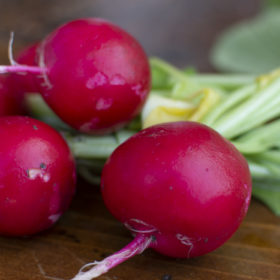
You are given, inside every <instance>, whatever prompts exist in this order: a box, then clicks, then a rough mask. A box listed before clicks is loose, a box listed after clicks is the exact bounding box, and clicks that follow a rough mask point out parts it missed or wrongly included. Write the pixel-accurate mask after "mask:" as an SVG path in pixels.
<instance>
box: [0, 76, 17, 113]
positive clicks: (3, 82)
mask: <svg viewBox="0 0 280 280" xmlns="http://www.w3.org/2000/svg"><path fill="white" fill-rule="evenodd" d="M21 113H22V108H21V104H20V101H19V99H18V98H17V96H16V95H15V93H14V91H13V84H12V83H11V80H10V77H9V76H7V75H5V76H0V116H7V115H17V114H21Z"/></svg>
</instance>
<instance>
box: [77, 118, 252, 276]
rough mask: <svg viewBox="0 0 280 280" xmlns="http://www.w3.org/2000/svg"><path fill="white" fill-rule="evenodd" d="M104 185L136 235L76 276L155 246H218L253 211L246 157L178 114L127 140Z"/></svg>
mask: <svg viewBox="0 0 280 280" xmlns="http://www.w3.org/2000/svg"><path fill="white" fill-rule="evenodd" d="M101 190H102V195H103V198H104V201H105V204H106V206H107V207H108V209H109V210H110V212H111V213H112V214H113V215H114V216H115V217H116V218H117V219H118V220H120V221H121V222H122V223H123V224H124V225H125V226H126V227H127V228H128V229H129V230H130V231H131V232H132V234H133V235H134V236H135V239H134V240H133V241H132V242H131V243H130V244H128V245H127V246H126V247H125V248H124V249H122V250H121V251H119V252H118V253H116V254H113V255H112V256H110V257H108V258H106V259H105V260H103V261H102V262H97V263H96V265H95V266H94V267H93V268H91V269H90V270H88V271H86V272H82V271H81V272H80V273H79V274H78V275H77V276H76V277H75V278H74V279H75V280H77V279H84V280H85V279H91V278H94V277H97V276H98V275H100V274H102V273H104V272H106V271H107V270H108V269H110V268H112V267H114V266H115V265H117V264H118V263H120V262H122V261H124V260H126V259H128V258H129V257H131V256H133V255H135V254H139V253H141V252H142V251H143V250H144V249H145V248H148V247H151V248H153V249H155V250H156V251H158V252H160V253H162V254H164V255H167V256H171V257H176V258H190V257H195V256H200V255H203V254H206V253H208V252H210V251H212V250H214V249H216V248H217V247H219V246H221V245H222V244H223V243H224V242H225V241H226V240H227V239H229V238H230V237H231V235H232V234H233V233H234V232H235V231H236V230H237V228H238V227H239V225H240V223H241V221H242V219H243V218H244V216H245V214H246V212H247V209H248V206H249V202H250V197H251V177H250V172H249V168H248V165H247V162H246V160H245V159H244V157H243V156H242V155H241V154H240V152H239V151H238V150H237V149H236V148H235V147H234V146H233V145H232V144H231V143H230V142H229V141H227V140H226V139H224V138H223V137H222V136H221V135H219V134H218V133H217V132H215V131H214V130H212V129H210V128H209V127H207V126H205V125H202V124H198V123H193V122H174V123H166V124H160V125H156V126H152V127H150V128H147V129H145V130H142V131H140V132H139V133H137V134H136V135H134V136H132V137H131V138H130V139H128V140H127V141H126V142H124V143H123V144H122V145H120V146H119V147H118V148H117V149H116V150H115V151H114V152H113V154H112V155H111V157H110V158H109V159H108V161H107V163H106V165H105V167H104V169H103V173H102V185H101Z"/></svg>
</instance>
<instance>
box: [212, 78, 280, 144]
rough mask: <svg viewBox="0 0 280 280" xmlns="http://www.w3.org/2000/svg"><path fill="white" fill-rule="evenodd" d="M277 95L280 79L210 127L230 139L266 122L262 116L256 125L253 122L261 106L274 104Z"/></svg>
mask: <svg viewBox="0 0 280 280" xmlns="http://www.w3.org/2000/svg"><path fill="white" fill-rule="evenodd" d="M279 93H280V78H277V79H276V80H274V81H273V82H272V83H271V84H270V85H268V86H266V87H265V88H264V89H262V88H261V89H260V90H259V91H258V92H257V93H256V94H254V95H253V96H252V97H251V98H250V99H248V100H246V101H245V102H244V103H242V104H241V105H239V106H237V107H236V108H234V109H232V110H231V111H229V112H228V113H226V114H225V115H223V117H222V118H220V119H219V120H217V121H216V122H215V123H214V124H212V127H213V128H214V129H216V130H217V131H218V132H220V133H221V134H222V135H223V136H225V137H226V138H229V139H231V138H234V137H236V136H238V135H239V134H241V133H243V132H245V131H246V130H248V129H251V128H253V127H255V126H257V125H259V124H261V123H264V122H265V121H267V120H268V119H267V118H266V116H263V118H262V119H260V120H259V122H258V123H256V122H255V117H256V116H258V112H259V111H260V110H262V108H263V106H267V104H269V103H272V104H275V101H274V100H275V98H276V97H277V95H279ZM279 105H280V104H279ZM244 124H246V129H245V128H243V127H244V126H243V125H244Z"/></svg>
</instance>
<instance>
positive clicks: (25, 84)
mask: <svg viewBox="0 0 280 280" xmlns="http://www.w3.org/2000/svg"><path fill="white" fill-rule="evenodd" d="M38 45H39V43H34V44H32V45H30V46H28V47H26V48H24V49H23V50H22V51H21V52H20V53H19V54H18V55H17V56H16V63H17V64H20V65H31V66H36V60H37V59H36V58H37V48H38ZM11 79H12V80H13V81H14V86H15V89H16V90H17V92H18V94H20V95H24V94H25V93H38V92H39V86H38V85H37V83H36V79H35V77H34V75H33V74H23V73H19V74H17V73H11Z"/></svg>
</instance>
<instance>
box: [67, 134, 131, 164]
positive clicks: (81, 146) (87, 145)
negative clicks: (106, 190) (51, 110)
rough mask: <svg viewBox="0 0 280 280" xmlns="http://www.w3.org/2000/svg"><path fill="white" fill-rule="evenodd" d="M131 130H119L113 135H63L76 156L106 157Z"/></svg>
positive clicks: (84, 157) (85, 157) (128, 135)
mask: <svg viewBox="0 0 280 280" xmlns="http://www.w3.org/2000/svg"><path fill="white" fill-rule="evenodd" d="M134 133H135V132H133V131H120V132H118V133H116V134H115V135H105V136H90V135H71V134H65V135H64V137H65V139H66V141H67V143H68V145H69V146H70V149H71V151H72V153H73V154H74V156H75V157H76V158H83V159H92V158H95V159H106V158H108V157H109V156H110V155H111V153H112V152H113V151H114V150H115V149H116V148H117V147H118V146H119V145H120V144H121V143H122V142H123V141H125V140H126V139H128V138H129V137H130V136H132V135H133V134H134Z"/></svg>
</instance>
